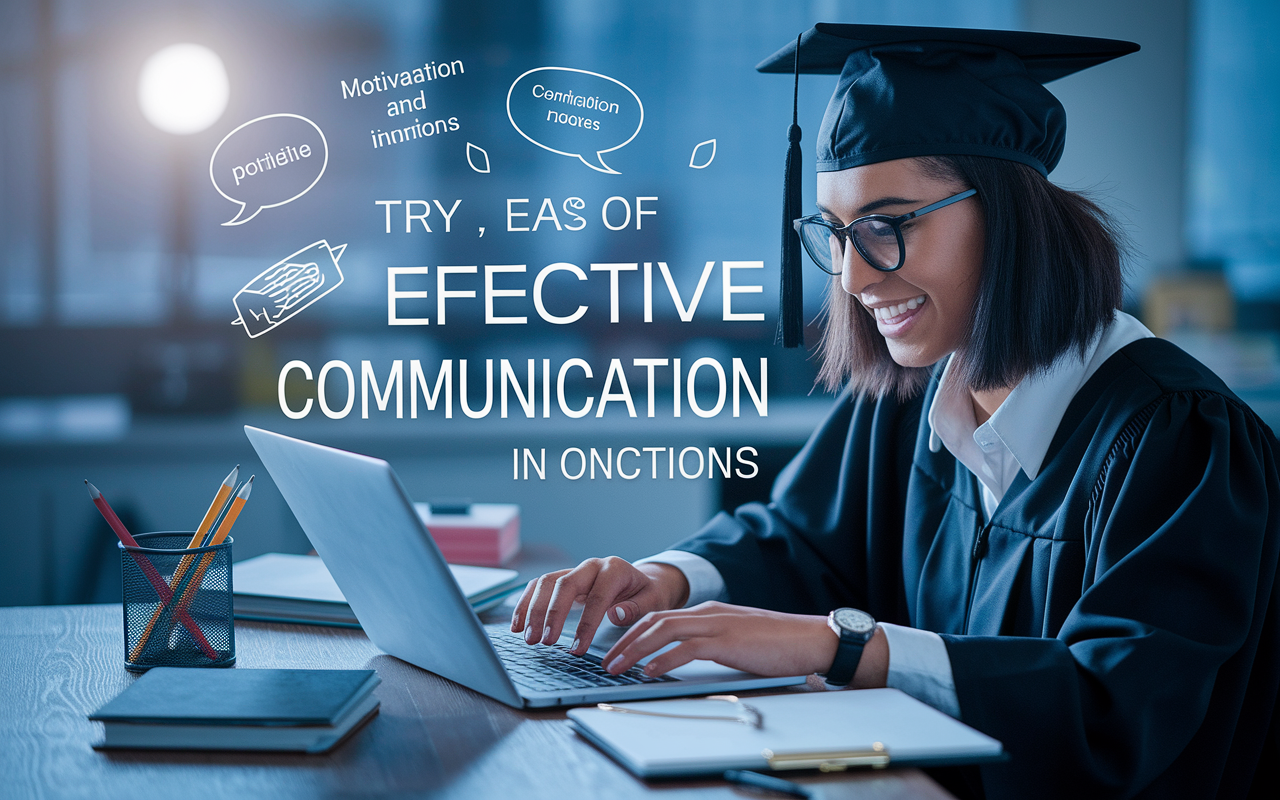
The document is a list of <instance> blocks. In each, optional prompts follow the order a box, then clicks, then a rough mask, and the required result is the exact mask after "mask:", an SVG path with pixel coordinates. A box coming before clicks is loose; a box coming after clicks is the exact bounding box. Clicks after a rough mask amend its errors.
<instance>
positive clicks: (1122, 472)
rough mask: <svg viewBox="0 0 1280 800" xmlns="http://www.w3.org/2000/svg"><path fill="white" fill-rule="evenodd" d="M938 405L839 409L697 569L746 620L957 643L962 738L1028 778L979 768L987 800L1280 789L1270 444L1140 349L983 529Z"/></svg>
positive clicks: (1174, 365)
mask: <svg viewBox="0 0 1280 800" xmlns="http://www.w3.org/2000/svg"><path fill="white" fill-rule="evenodd" d="M936 390H937V378H936V376H935V379H934V381H933V382H932V383H931V384H930V385H929V387H928V388H927V389H926V390H924V391H923V393H922V394H921V395H919V396H916V397H914V398H912V399H910V400H906V401H900V400H898V399H895V398H882V399H879V400H876V399H869V398H865V397H857V396H849V395H846V396H844V397H842V398H841V399H840V400H839V401H837V403H836V405H835V408H834V409H833V411H832V412H831V414H830V416H829V417H828V418H827V419H826V420H825V421H824V422H823V424H822V425H821V427H819V429H818V430H817V431H816V432H815V433H814V434H813V436H812V438H810V440H809V442H808V443H807V444H806V445H805V447H804V449H803V450H801V452H800V453H799V455H797V456H796V458H795V460H794V461H792V462H791V464H789V465H788V466H787V468H786V469H785V470H784V471H783V473H782V474H781V475H780V477H779V478H778V481H777V483H776V484H775V485H774V489H773V493H772V501H771V502H770V503H769V504H767V505H764V504H749V505H746V506H743V507H741V508H739V509H738V510H737V511H736V512H735V513H734V514H733V515H729V514H724V513H722V514H720V515H718V516H717V517H715V518H714V519H713V520H712V521H711V522H710V523H708V524H707V526H706V527H705V528H703V530H702V531H700V532H699V533H698V534H696V535H695V536H693V537H692V538H690V539H688V540H685V541H684V542H681V543H680V544H678V545H676V547H677V548H678V549H681V550H687V551H690V552H693V553H696V554H698V555H700V556H702V557H703V558H706V559H707V560H709V561H710V562H711V563H712V564H714V565H715V566H716V568H717V569H718V570H719V571H720V574H721V575H722V576H723V578H724V581H725V586H726V589H727V592H728V596H729V601H730V602H732V603H737V604H743V605H750V606H757V607H762V608H770V609H776V610H779V611H786V612H794V613H805V614H825V613H827V612H828V611H830V610H831V609H834V608H839V607H842V606H853V607H855V608H861V609H864V610H866V611H867V612H869V613H870V614H871V615H872V616H874V617H875V618H876V619H878V620H881V621H884V622H893V623H897V624H901V625H911V626H914V627H917V628H923V629H927V630H931V631H936V632H937V633H939V634H941V635H942V638H943V640H944V642H945V644H946V647H947V652H948V655H949V656H950V659H951V667H952V672H953V675H954V678H955V685H956V694H957V698H958V700H959V704H960V712H961V718H962V719H963V721H964V722H966V723H968V724H969V725H972V726H973V727H975V728H977V729H978V730H981V731H983V732H984V733H987V734H989V735H991V736H994V737H995V738H997V739H999V740H1000V741H1002V742H1003V743H1004V746H1005V748H1006V750H1007V752H1008V753H1009V755H1010V756H1011V758H1010V760H1009V761H1007V762H1005V763H1003V764H996V765H990V766H984V767H982V768H981V781H980V782H978V781H974V783H975V784H976V785H978V786H979V788H978V791H979V792H980V793H981V792H985V794H986V796H988V797H993V798H995V797H1059V796H1060V797H1134V796H1138V797H1197V798H1201V797H1215V796H1218V797H1243V796H1246V795H1248V793H1249V791H1250V787H1251V782H1252V781H1253V780H1254V778H1255V772H1257V778H1258V781H1259V782H1260V783H1259V786H1258V787H1256V788H1261V783H1262V782H1265V781H1269V780H1274V777H1275V776H1274V771H1271V772H1268V768H1269V767H1270V768H1271V769H1272V770H1274V764H1275V759H1276V758H1277V757H1278V756H1280V751H1277V750H1276V737H1275V733H1274V730H1273V726H1274V724H1275V723H1274V720H1273V712H1274V711H1275V710H1276V700H1277V684H1278V683H1280V607H1278V605H1280V604H1278V601H1277V595H1276V591H1275V577H1276V567H1277V558H1278V550H1280V485H1278V484H1277V474H1276V460H1275V459H1276V448H1277V445H1276V441H1275V438H1274V436H1273V435H1272V433H1271V431H1270V429H1269V428H1267V426H1266V425H1265V424H1263V423H1262V422H1261V421H1260V420H1259V419H1258V418H1257V417H1256V416H1255V415H1254V414H1253V412H1252V411H1251V410H1250V409H1249V408H1248V407H1247V406H1246V405H1245V404H1244V403H1243V402H1242V401H1240V400H1239V399H1238V398H1237V397H1235V395H1233V394H1232V393H1231V392H1230V390H1228V389H1227V387H1226V386H1225V385H1224V384H1223V383H1222V382H1221V381H1220V380H1219V379H1218V378H1217V377H1216V376H1215V375H1213V373H1211V372H1210V371H1209V370H1208V369H1206V368H1205V367H1204V366H1203V365H1201V364H1200V363H1199V362H1197V361H1195V360H1194V359H1192V358H1191V357H1190V356H1188V355H1187V354H1185V353H1184V352H1182V351H1181V350H1179V349H1178V348H1177V347H1175V346H1174V345H1172V344H1170V343H1168V342H1166V341H1163V340H1160V339H1143V340H1139V341H1137V342H1133V343H1131V344H1129V345H1127V346H1126V347H1124V348H1123V349H1121V350H1120V351H1119V352H1117V353H1116V354H1115V355H1114V356H1112V357H1111V358H1110V359H1108V360H1107V361H1106V362H1105V363H1104V364H1103V365H1102V366H1101V367H1100V368H1099V369H1098V370H1097V372H1095V373H1094V375H1093V376H1092V377H1091V378H1090V379H1089V380H1088V381H1087V382H1086V384H1085V385H1084V386H1083V387H1082V388H1081V389H1080V391H1079V392H1078V393H1077V395H1076V396H1075V398H1074V399H1073V400H1072V402H1071V404H1070V406H1069V407H1068V409H1067V411H1066V414H1065V415H1064V417H1063V419H1062V422H1061V423H1060V425H1059V426H1058V429H1057V432H1056V434H1055V436H1054V438H1053V441H1052V443H1051V445H1050V447H1049V451H1048V453H1047V455H1046V458H1045V462H1044V465H1043V467H1042V469H1041V472H1040V474H1039V475H1038V476H1037V477H1036V479H1035V480H1034V481H1031V480H1028V479H1027V477H1026V474H1025V473H1021V472H1020V473H1019V474H1018V476H1017V479H1016V480H1015V481H1014V482H1013V484H1012V485H1011V486H1010V488H1009V490H1008V492H1007V493H1006V494H1005V496H1004V498H1003V500H1002V501H1001V503H1000V505H999V507H998V508H997V509H996V512H995V514H994V515H993V516H992V518H991V520H990V521H985V522H984V519H983V514H982V511H981V508H982V504H981V500H980V487H979V485H978V482H977V480H976V478H975V477H974V476H973V474H972V473H970V472H969V471H968V469H966V468H965V467H964V466H963V465H962V464H961V463H960V462H959V461H957V460H956V459H955V457H954V456H952V455H951V454H950V453H949V452H947V451H946V450H945V449H943V450H942V451H941V452H937V453H933V452H930V450H929V447H928V442H929V426H928V423H927V421H926V411H927V409H928V408H929V405H930V403H931V402H932V399H933V395H934V393H935V392H936ZM1264 750H1265V753H1264ZM1260 762H1261V764H1262V769H1259V764H1260ZM1269 796H1275V795H1269Z"/></svg>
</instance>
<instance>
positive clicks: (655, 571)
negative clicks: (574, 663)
mask: <svg viewBox="0 0 1280 800" xmlns="http://www.w3.org/2000/svg"><path fill="white" fill-rule="evenodd" d="M688 597H689V582H688V581H687V580H686V579H685V577H684V573H683V572H681V571H680V570H679V569H677V568H675V567H673V566H671V565H670V564H642V565H640V566H638V567H637V566H635V565H633V564H631V563H630V562H628V561H625V560H624V559H621V558H617V557H615V556H610V557H608V558H589V559H587V560H586V561H583V562H582V563H581V564H579V565H578V566H576V567H574V568H573V569H562V570H559V571H557V572H548V573H547V574H546V575H543V576H542V577H541V578H536V579H534V580H532V581H529V585H528V586H526V587H525V589H524V594H523V595H521V596H520V602H519V603H517V604H516V610H515V613H514V614H512V615H511V630H512V631H514V632H516V633H519V632H520V631H524V632H525V637H524V638H525V641H526V642H528V643H529V644H535V643H537V642H542V643H543V644H553V643H554V642H555V641H556V640H557V639H559V638H560V632H561V629H562V628H563V627H564V621H565V617H567V616H568V615H569V610H570V608H572V606H573V604H574V603H575V602H578V603H582V604H583V609H582V619H581V620H580V621H579V622H578V628H577V630H576V632H575V633H574V642H573V645H572V646H571V647H570V648H569V650H570V652H572V653H574V654H576V655H582V654H583V653H585V652H587V648H588V647H590V646H591V640H592V638H593V637H594V636H595V635H596V628H598V627H600V621H601V620H602V619H604V616H605V614H606V613H608V615H609V619H610V620H611V621H612V622H613V623H614V624H615V625H629V624H631V623H633V622H635V621H636V620H638V619H640V618H641V617H643V616H644V615H645V614H648V613H649V612H651V611H663V610H666V609H671V608H679V607H680V606H682V605H684V604H685V601H686V600H687V599H688Z"/></svg>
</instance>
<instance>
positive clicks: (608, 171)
mask: <svg viewBox="0 0 1280 800" xmlns="http://www.w3.org/2000/svg"><path fill="white" fill-rule="evenodd" d="M548 70H559V71H560V72H580V73H582V74H583V75H593V76H595V77H597V78H604V79H605V80H606V81H612V82H613V83H616V84H618V85H619V86H621V87H622V88H623V89H626V90H627V91H628V92H630V93H631V96H632V97H634V98H635V99H636V105H637V106H639V107H640V123H639V124H638V125H636V131H635V133H633V134H631V138H630V139H627V140H626V141H625V142H623V143H622V144H619V145H615V146H613V147H609V148H606V149H604V150H597V151H596V160H597V161H599V162H600V166H599V167H597V166H596V165H595V164H592V163H591V162H590V161H588V160H586V159H585V158H583V157H582V154H581V153H566V152H564V151H563V150H557V149H555V148H554V147H547V146H546V145H545V144H543V143H542V142H540V141H538V140H537V139H535V138H533V137H532V136H530V135H529V134H527V133H525V132H524V131H522V130H520V126H519V125H517V124H516V120H515V117H513V116H511V93H512V92H514V91H515V90H516V84H517V83H519V82H520V81H522V80H524V77H525V75H532V74H533V73H535V72H544V71H548ZM507 119H508V120H510V121H511V127H513V128H515V129H516V133H518V134H520V135H521V136H523V137H524V138H526V139H528V140H529V141H531V142H533V143H534V144H536V145H537V146H538V147H541V148H542V149H543V150H550V151H551V152H553V153H555V154H557V155H562V156H572V157H574V158H577V159H578V160H579V161H581V162H582V163H583V164H586V165H587V166H588V167H591V168H592V169H594V170H595V171H596V172H603V173H605V174H606V175H621V174H622V173H621V172H618V171H617V170H616V169H614V168H613V167H611V166H609V165H608V164H606V163H604V159H603V158H601V156H602V155H604V154H605V153H612V152H613V151H614V150H618V149H620V148H623V147H626V146H627V145H629V144H631V139H634V138H636V136H637V135H638V134H639V133H640V129H641V128H643V127H644V103H642V102H640V95H638V94H636V93H635V92H632V91H631V87H630V86H628V85H626V84H625V83H623V82H622V81H620V80H618V79H617V78H610V77H609V76H608V75H601V74H600V73H599V72H590V71H588V70H585V69H574V68H573V67H536V68H534V69H531V70H528V71H527V72H525V73H524V74H522V75H521V76H520V77H518V78H516V79H515V80H514V81H512V82H511V88H510V89H508V90H507ZM601 167H603V169H601Z"/></svg>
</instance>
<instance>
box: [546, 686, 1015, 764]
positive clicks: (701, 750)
mask: <svg viewBox="0 0 1280 800" xmlns="http://www.w3.org/2000/svg"><path fill="white" fill-rule="evenodd" d="M742 702H743V703H746V704H748V705H749V706H750V708H751V709H752V710H753V711H754V712H756V713H758V715H759V717H760V719H761V725H760V727H759V728H755V727H753V725H751V724H743V720H740V719H735V718H734V716H733V715H732V714H728V715H726V714H724V712H723V710H716V709H717V708H719V709H723V704H720V705H719V706H717V705H716V704H715V701H713V700H707V699H698V698H693V699H679V700H657V701H651V702H645V703H615V704H612V705H613V706H615V707H616V708H620V709H623V711H624V713H615V712H613V711H609V710H604V709H603V708H598V707H597V708H575V709H572V710H571V711H569V719H570V720H571V721H572V724H573V727H574V730H576V731H577V732H578V733H579V734H580V735H582V736H583V737H584V738H586V739H587V740H588V741H590V742H591V743H592V744H594V745H596V746H597V747H599V748H600V749H601V750H603V751H605V752H606V753H608V754H609V755H610V756H611V757H612V758H613V759H614V760H616V761H617V762H618V763H620V764H622V765H623V766H624V767H626V768H627V769H628V770H629V771H630V772H632V773H633V774H635V775H637V776H638V777H641V778H666V777H687V776H697V775H718V774H720V773H723V772H724V771H725V770H729V769H747V770H757V771H758V770H775V771H778V770H791V769H818V770H822V771H824V772H833V771H841V770H845V769H850V768H861V767H872V768H884V767H889V766H941V765H953V764H979V763H985V762H994V761H1003V760H1005V759H1006V758H1007V756H1006V754H1005V752H1004V747H1003V745H1002V744H1001V743H1000V742H999V741H997V740H995V739H993V738H991V737H990V736H987V735H986V734H983V733H981V732H979V731H977V730H974V729H973V728H970V727H969V726H968V725H965V724H964V723H962V722H960V721H959V720H955V719H952V718H951V717H949V716H947V715H946V714H943V713H942V712H941V711H938V710H936V709H934V708H932V707H931V706H928V705H925V704H924V703H922V702H920V701H919V700H916V699H915V698H913V697H910V696H909V695H906V694H904V693H902V692H900V691H898V690H897V689H864V690H854V691H831V692H793V693H789V694H775V695H765V696H760V697H745V698H742ZM628 710H630V713H627V711H628ZM637 712H639V713H637Z"/></svg>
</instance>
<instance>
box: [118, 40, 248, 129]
mask: <svg viewBox="0 0 1280 800" xmlns="http://www.w3.org/2000/svg"><path fill="white" fill-rule="evenodd" d="M230 91H231V87H230V84H229V83H228V81H227V70H226V69H225V68H224V67H223V66H222V59H220V58H218V54H217V53H215V52H213V51H212V50H210V49H209V48H207V47H202V46H201V45H198V44H174V45H170V46H168V47H166V48H164V49H163V50H160V51H158V52H157V53H155V54H153V55H152V56H151V57H150V58H148V59H147V62H146V63H145V64H143V65H142V74H141V75H140V76H139V78H138V103H139V104H140V105H141V106H142V113H143V116H145V117H146V118H147V121H148V122H150V123H151V124H152V125H155V126H156V127H157V128H159V129H160V130H162V131H165V132H166V133H176V134H190V133H199V132H200V131H202V130H204V129H206V128H208V127H209V126H210V125H212V124H213V123H215V122H217V121H218V117H220V116H222V112H223V111H224V110H226V107H227V97H228V95H229V94H230Z"/></svg>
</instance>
